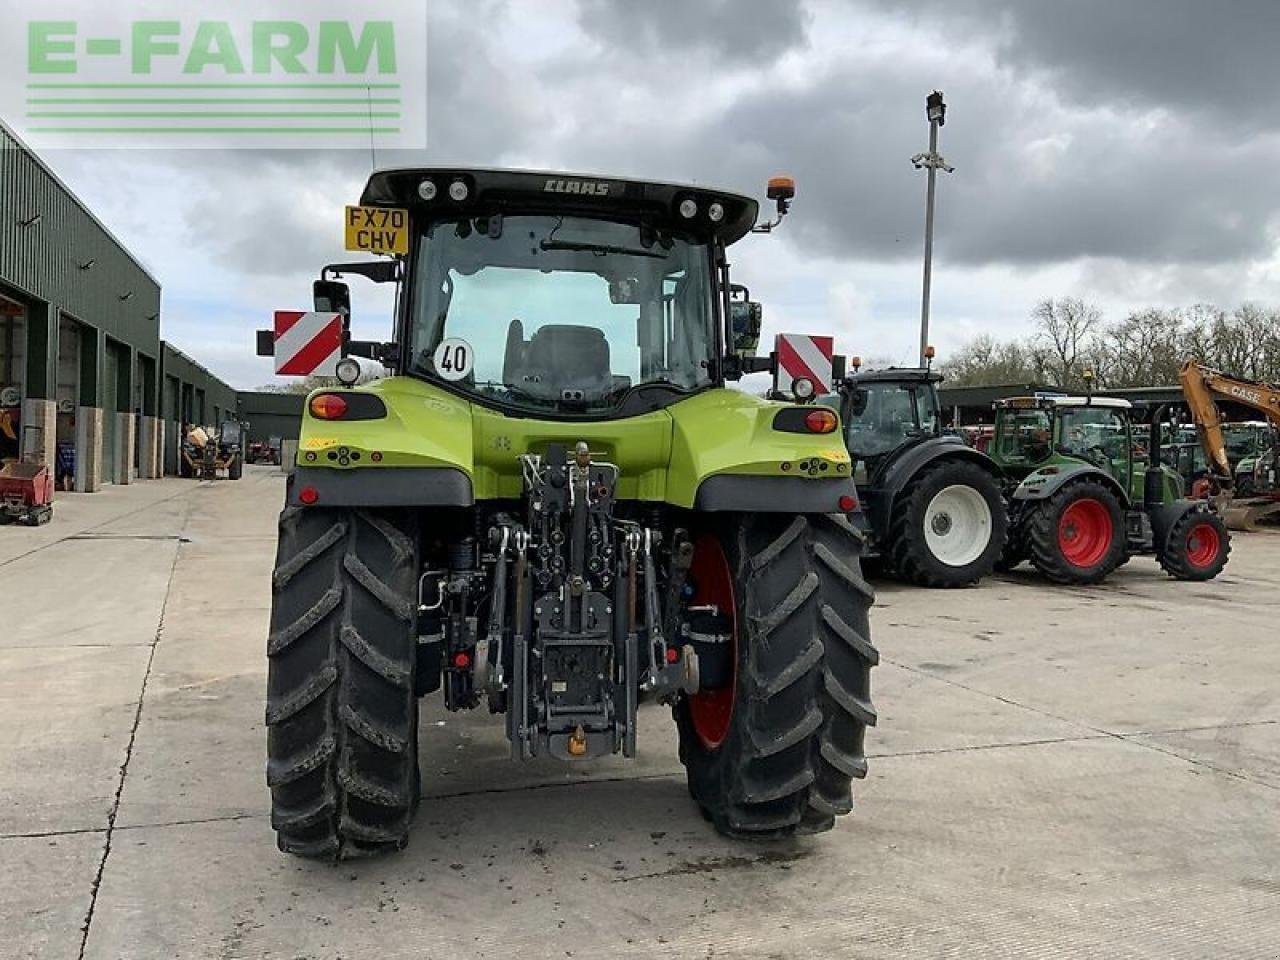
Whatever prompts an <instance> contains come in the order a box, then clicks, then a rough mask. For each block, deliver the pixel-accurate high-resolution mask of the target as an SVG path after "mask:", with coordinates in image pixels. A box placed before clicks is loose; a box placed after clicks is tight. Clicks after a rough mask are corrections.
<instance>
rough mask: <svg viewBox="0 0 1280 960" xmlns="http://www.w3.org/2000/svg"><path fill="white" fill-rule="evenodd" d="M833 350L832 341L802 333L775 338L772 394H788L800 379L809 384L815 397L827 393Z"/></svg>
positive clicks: (780, 335) (829, 390) (829, 388)
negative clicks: (776, 361) (776, 367)
mask: <svg viewBox="0 0 1280 960" xmlns="http://www.w3.org/2000/svg"><path fill="white" fill-rule="evenodd" d="M835 349H836V341H835V338H834V337H811V336H809V335H808V334H803V333H780V334H778V339H777V341H776V342H775V344H774V350H775V352H776V353H777V356H778V370H777V373H776V374H775V375H774V383H773V388H774V390H776V391H778V392H780V393H791V385H792V384H793V383H795V381H797V380H802V379H803V380H810V381H812V382H813V386H814V393H815V394H816V395H818V396H822V395H823V394H825V393H830V392H831V358H832V356H833V355H834V354H835Z"/></svg>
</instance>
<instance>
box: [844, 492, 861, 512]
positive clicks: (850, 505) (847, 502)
mask: <svg viewBox="0 0 1280 960" xmlns="http://www.w3.org/2000/svg"><path fill="white" fill-rule="evenodd" d="M857 509H858V498H857V497H853V496H850V495H849V494H847V493H846V494H845V495H844V496H843V497H841V498H840V512H841V513H853V511H855V510H857Z"/></svg>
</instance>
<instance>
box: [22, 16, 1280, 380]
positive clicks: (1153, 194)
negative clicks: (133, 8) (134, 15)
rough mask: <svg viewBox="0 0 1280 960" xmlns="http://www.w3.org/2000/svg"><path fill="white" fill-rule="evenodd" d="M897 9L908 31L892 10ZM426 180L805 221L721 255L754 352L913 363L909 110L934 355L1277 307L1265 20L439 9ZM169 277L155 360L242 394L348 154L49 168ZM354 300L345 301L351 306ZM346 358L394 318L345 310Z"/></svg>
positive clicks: (316, 262) (255, 375)
mask: <svg viewBox="0 0 1280 960" xmlns="http://www.w3.org/2000/svg"><path fill="white" fill-rule="evenodd" d="M904 8H907V9H909V10H910V11H911V12H910V13H907V12H904ZM428 9H429V11H430V51H429V53H430V57H429V64H430V67H429V77H430V84H429V103H428V105H427V106H428V108H429V109H428V124H429V150H428V152H427V154H426V156H425V157H419V156H417V155H405V154H388V153H384V154H383V155H382V156H380V157H379V160H380V162H381V163H387V164H391V163H394V164H404V163H413V162H415V161H417V160H420V159H421V160H431V161H448V162H451V163H456V162H462V163H471V164H476V165H513V166H537V167H549V168H563V169H569V170H575V171H598V172H607V173H615V174H622V175H634V176H640V177H652V178H655V179H675V180H692V181H697V182H700V183H706V184H715V185H720V186H726V187H730V188H735V189H738V190H742V191H745V192H751V193H754V194H756V195H761V194H763V186H764V182H765V180H766V179H767V178H768V177H769V176H770V175H772V174H774V173H779V172H785V173H789V174H791V175H793V176H794V177H795V178H796V179H797V181H798V185H799V196H798V199H797V201H796V203H795V206H794V208H793V214H792V216H791V218H790V219H789V221H788V222H787V224H786V225H785V226H784V228H783V229H782V230H781V231H780V232H778V233H776V234H775V235H773V236H772V237H752V238H748V239H747V240H745V241H743V243H742V244H741V245H740V246H738V247H737V248H735V249H734V250H733V257H732V259H733V262H734V268H735V275H736V278H737V279H738V280H739V281H742V282H746V283H747V284H749V285H750V287H751V289H752V292H753V294H755V295H756V297H757V298H758V299H762V300H763V301H764V303H765V316H766V324H767V326H766V334H767V335H769V336H771V335H772V333H774V332H777V331H781V330H789V331H804V332H830V333H834V334H836V336H837V346H838V349H839V350H841V351H842V352H845V353H860V354H863V355H866V356H873V357H878V358H885V359H893V360H897V361H901V362H908V361H910V360H911V359H912V357H913V356H914V352H915V344H916V339H917V336H918V333H917V330H918V327H917V324H918V317H919V300H920V263H921V247H922V242H923V220H924V187H925V182H924V175H923V174H922V173H919V172H917V171H915V170H913V169H912V167H911V164H910V162H909V158H910V157H911V155H912V154H914V153H917V152H919V151H921V150H923V149H924V148H925V146H926V145H927V125H926V122H925V119H924V97H925V95H926V94H927V93H928V92H929V91H930V90H932V89H934V88H938V89H941V90H943V91H944V92H945V94H946V99H947V103H948V105H949V107H950V110H949V113H948V122H947V125H946V127H945V128H943V131H942V143H941V149H942V152H943V153H944V154H945V156H946V158H947V160H948V161H949V162H950V163H952V164H953V165H954V166H955V167H956V172H955V173H954V174H952V175H950V176H947V177H943V178H942V180H941V182H940V187H939V208H938V227H937V243H936V259H935V285H934V301H933V311H932V312H933V321H934V331H935V332H934V335H933V338H932V339H933V340H934V341H935V343H936V344H937V346H938V348H939V351H940V353H941V354H942V356H943V357H944V358H945V356H946V353H947V352H948V351H949V350H952V349H954V348H955V347H957V346H959V345H960V344H962V343H963V342H965V341H966V340H967V339H969V338H971V337H972V336H973V335H975V334H977V333H980V332H990V333H995V334H998V335H1018V334H1022V333H1024V332H1026V331H1027V316H1028V313H1029V312H1030V309H1031V307H1032V305H1033V304H1034V303H1035V301H1037V300H1038V299H1040V298H1043V297H1051V296H1064V295H1075V296H1083V297H1085V298H1088V299H1091V300H1094V301H1095V302H1097V303H1099V304H1100V305H1101V306H1102V307H1103V308H1104V310H1105V312H1106V313H1107V314H1108V316H1109V317H1112V318H1117V317H1119V316H1122V315H1123V313H1124V312H1126V311H1127V310H1129V309H1132V308H1135V307H1140V306H1146V305H1157V306H1177V305H1183V304H1190V303H1194V302H1197V301H1208V302H1216V303H1219V304H1221V305H1224V306H1234V305H1235V304H1238V303H1239V302H1241V301H1243V300H1258V301H1262V302H1265V303H1277V302H1280V296H1278V295H1277V281H1280V253H1278V251H1277V239H1278V236H1280V231H1278V227H1280V219H1278V217H1277V212H1278V209H1280V190H1278V189H1277V188H1276V181H1277V170H1280V111H1278V110H1277V104H1276V102H1275V100H1276V96H1277V93H1276V92H1277V89H1280V84H1278V83H1277V80H1280V3H1277V2H1276V0H1232V2H1229V3H1210V2H1207V0H1069V2H1068V0H946V2H942V0H938V2H929V0H917V2H913V3H910V4H901V3H891V2H887V0H886V2H878V0H860V2H855V0H812V2H801V0H465V2H464V0H430V2H429V7H428ZM46 159H47V160H48V162H49V163H50V165H51V166H52V167H53V168H54V169H55V170H56V171H57V172H58V173H59V174H60V175H61V176H62V177H63V178H64V179H65V180H66V181H67V182H68V184H69V185H70V186H71V187H72V189H74V190H75V191H76V192H77V193H78V194H79V195H80V196H81V197H82V198H83V199H84V200H85V201H86V202H87V203H88V205H89V206H90V208H91V209H93V210H94V211H95V212H96V213H97V214H98V215H99V217H101V218H102V219H103V220H104V221H105V222H106V223H107V224H108V225H109V226H110V228H111V229H112V230H113V231H114V232H115V233H116V234H117V235H118V236H119V237H120V238H121V239H122V240H123V241H124V242H125V243H126V245H127V246H129V247H130V249H131V250H132V251H133V252H134V254H135V255H137V256H138V257H139V258H140V259H141V260H142V261H143V262H144V263H146V264H147V265H148V266H149V267H150V268H151V270H152V271H153V272H154V273H155V274H156V276H157V277H158V278H159V279H160V281H161V283H162V284H163V286H164V313H163V317H164V319H163V324H164V330H163V335H164V336H165V338H166V339H169V340H172V341H173V342H175V343H176V344H178V345H179V346H180V347H181V348H182V349H184V350H185V351H187V352H188V353H190V354H191V355H193V356H195V357H197V358H198V359H200V360H201V361H203V362H204V363H205V364H206V365H208V366H209V367H211V368H212V369H213V370H215V371H216V372H218V373H219V374H221V375H222V376H224V377H225V378H226V379H228V380H229V381H231V382H232V383H234V384H235V385H237V386H240V387H252V386H257V385H261V384H263V383H267V382H270V380H271V371H270V361H268V360H259V359H257V358H255V357H253V356H252V353H253V335H252V333H253V331H254V330H255V329H256V328H258V327H260V326H269V318H270V315H271V312H272V311H273V310H274V309H277V308H290V307H295V308H296V307H304V306H306V305H307V303H308V301H309V299H310V281H311V280H312V279H313V277H314V276H315V274H316V271H317V269H318V267H319V266H321V265H322V264H323V263H325V262H329V261H332V260H335V259H342V258H343V257H344V254H343V251H342V236H341V215H340V213H341V208H342V206H343V204H345V203H348V202H355V201H356V199H357V198H358V196H359V192H360V188H361V186H362V184H363V181H364V179H365V177H366V176H367V174H368V170H369V156H368V152H367V151H351V152H341V151H335V152H333V153H330V154H309V153H303V152H290V151H282V152H275V153H271V154H261V153H252V152H226V153H219V152H212V151H184V152H180V153H179V152H174V153H164V154H144V153H140V152H137V151H105V152H96V153H92V154H90V153H85V152H69V151H57V152H53V153H48V154H46ZM355 282H356V284H360V283H361V281H359V280H357V281H355ZM354 292H355V298H356V308H355V310H356V316H357V325H356V332H357V335H358V336H361V337H368V338H386V337H387V336H388V335H389V330H390V319H389V315H388V309H389V307H388V303H387V301H386V300H385V298H384V297H383V296H380V295H379V294H377V293H375V292H374V289H373V288H372V287H370V286H367V285H363V286H356V287H355V288H354Z"/></svg>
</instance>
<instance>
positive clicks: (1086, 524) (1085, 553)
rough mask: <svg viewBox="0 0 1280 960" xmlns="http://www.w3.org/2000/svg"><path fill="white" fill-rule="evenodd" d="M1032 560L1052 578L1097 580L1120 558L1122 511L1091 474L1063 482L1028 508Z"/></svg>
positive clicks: (1073, 581) (1122, 557)
mask: <svg viewBox="0 0 1280 960" xmlns="http://www.w3.org/2000/svg"><path fill="white" fill-rule="evenodd" d="M1025 529H1026V538H1027V546H1028V548H1029V550H1030V554H1031V562H1032V563H1033V564H1035V567H1036V569H1037V570H1039V571H1040V573H1041V574H1043V575H1044V576H1045V577H1046V578H1048V579H1049V580H1052V581H1053V582H1054V583H1065V584H1092V583H1101V582H1102V581H1103V580H1105V579H1106V578H1107V577H1108V576H1110V574H1111V573H1112V572H1113V571H1114V570H1115V569H1116V568H1117V567H1119V566H1120V564H1121V563H1123V562H1124V560H1125V538H1126V531H1125V523H1124V511H1123V510H1122V509H1121V507H1120V501H1119V499H1118V498H1117V497H1116V495H1115V494H1114V493H1113V492H1112V491H1111V490H1110V489H1108V488H1107V487H1106V486H1104V485H1103V484H1101V483H1099V482H1097V481H1096V480H1079V481H1076V482H1075V483H1068V484H1067V485H1066V486H1064V487H1063V488H1062V489H1061V490H1059V491H1058V492H1057V493H1055V494H1053V495H1052V496H1051V497H1049V498H1048V499H1046V500H1045V501H1043V502H1042V503H1039V504H1037V505H1036V506H1035V507H1033V508H1031V509H1030V512H1029V513H1028V515H1027V517H1026V521H1025Z"/></svg>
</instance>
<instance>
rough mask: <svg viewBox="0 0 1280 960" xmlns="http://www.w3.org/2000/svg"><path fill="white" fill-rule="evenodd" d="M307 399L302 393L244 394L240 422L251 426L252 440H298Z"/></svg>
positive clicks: (253, 392)
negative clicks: (278, 438)
mask: <svg viewBox="0 0 1280 960" xmlns="http://www.w3.org/2000/svg"><path fill="white" fill-rule="evenodd" d="M306 399H307V398H306V396H305V395H304V394H301V393H262V392H257V391H251V390H244V391H241V392H240V419H241V420H247V421H248V423H249V440H250V441H251V442H252V441H255V440H270V439H271V438H272V437H280V438H282V439H284V440H297V439H298V434H299V433H300V432H301V431H302V405H303V403H304V402H305V401H306Z"/></svg>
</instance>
